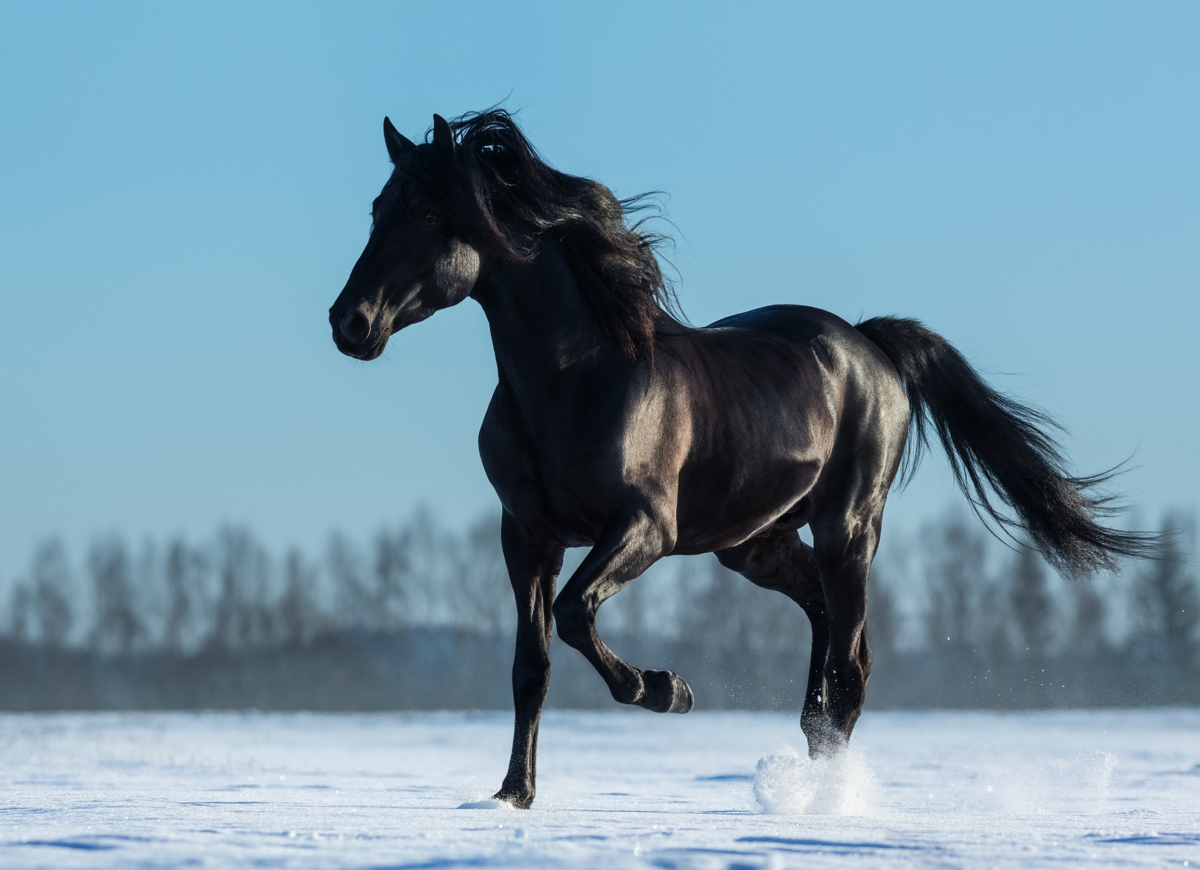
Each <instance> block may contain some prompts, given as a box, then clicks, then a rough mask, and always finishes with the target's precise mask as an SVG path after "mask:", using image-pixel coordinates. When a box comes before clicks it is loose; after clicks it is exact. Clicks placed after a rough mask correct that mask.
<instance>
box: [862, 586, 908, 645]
mask: <svg viewBox="0 0 1200 870" xmlns="http://www.w3.org/2000/svg"><path fill="white" fill-rule="evenodd" d="M870 585H871V588H870V595H869V598H868V601H867V640H868V641H869V643H870V645H871V649H872V650H874V652H875V654H876V655H879V654H883V655H885V656H890V654H891V653H892V652H894V651H895V650H896V649H897V648H898V646H899V641H900V636H901V634H902V633H903V625H902V620H901V615H900V608H899V607H898V606H897V603H896V593H895V592H894V591H893V589H892V584H891V582H890V580H889V575H888V574H887V573H886V572H884V571H880V570H879V568H878V567H874V568H872V569H871V577H870Z"/></svg>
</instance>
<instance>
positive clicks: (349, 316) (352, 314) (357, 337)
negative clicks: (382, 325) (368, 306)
mask: <svg viewBox="0 0 1200 870" xmlns="http://www.w3.org/2000/svg"><path fill="white" fill-rule="evenodd" d="M341 329H342V335H343V336H344V337H345V338H346V340H347V341H351V342H354V343H355V344H361V343H362V342H364V341H366V339H367V336H368V335H370V334H371V321H370V320H368V319H367V316H366V315H365V314H363V313H362V312H361V311H359V310H357V309H355V310H353V311H348V312H346V316H345V317H343V318H342V324H341Z"/></svg>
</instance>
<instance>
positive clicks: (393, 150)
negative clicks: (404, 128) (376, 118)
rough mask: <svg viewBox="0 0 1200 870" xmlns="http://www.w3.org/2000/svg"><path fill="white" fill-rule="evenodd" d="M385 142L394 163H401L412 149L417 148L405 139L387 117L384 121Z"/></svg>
mask: <svg viewBox="0 0 1200 870" xmlns="http://www.w3.org/2000/svg"><path fill="white" fill-rule="evenodd" d="M383 141H384V142H385V143H386V144H387V150H388V157H390V158H392V162H393V163H399V162H400V158H401V157H403V156H404V155H405V153H406V152H407V151H408V150H409V149H410V148H416V147H417V146H416V145H414V144H413V143H412V142H410V141H409V140H408V139H406V138H404V136H403V135H402V134H401V133H400V131H399V130H397V129H396V127H395V125H394V124H392V121H391V119H390V118H388V117H386V116H385V117H384V119H383Z"/></svg>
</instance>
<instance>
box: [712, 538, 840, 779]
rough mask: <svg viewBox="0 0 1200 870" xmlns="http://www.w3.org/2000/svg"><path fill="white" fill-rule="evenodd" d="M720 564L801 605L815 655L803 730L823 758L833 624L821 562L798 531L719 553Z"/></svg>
mask: <svg viewBox="0 0 1200 870" xmlns="http://www.w3.org/2000/svg"><path fill="white" fill-rule="evenodd" d="M716 556H717V560H718V561H719V562H720V563H721V564H722V565H724V566H725V567H726V568H728V569H730V570H731V571H736V572H737V573H739V574H741V575H742V576H743V577H745V578H746V579H747V580H749V581H750V582H751V583H753V584H754V585H756V586H760V587H762V588H763V589H772V590H774V591H776V592H781V593H783V594H784V595H786V596H787V597H788V598H790V599H792V600H793V601H795V602H796V603H797V604H799V605H800V608H801V609H802V610H803V611H804V614H805V615H806V616H807V617H808V621H809V624H810V625H811V626H812V654H811V655H810V657H809V662H808V686H807V688H806V689H805V692H804V708H803V711H802V712H801V714H800V729H801V730H802V731H803V732H804V736H805V737H806V738H807V740H808V748H809V754H810V755H814V756H815V755H819V754H820V753H821V752H823V751H824V750H825V748H826V747H827V746H828V745H829V742H830V741H829V731H830V728H829V712H828V702H829V695H828V691H827V690H826V684H825V662H826V658H827V654H828V649H829V618H828V614H827V612H826V608H825V593H824V590H823V589H822V586H821V578H820V572H819V571H818V569H817V559H816V555H815V553H814V552H813V549H812V547H809V546H808V545H807V544H805V543H804V542H803V541H801V540H800V535H799V533H798V532H796V531H787V530H779V531H776V532H772V533H771V534H769V535H768V536H767V537H765V538H752V539H751V540H749V541H747V542H746V543H744V544H740V545H739V546H737V547H732V548H730V549H728V550H720V551H718V552H717V553H716Z"/></svg>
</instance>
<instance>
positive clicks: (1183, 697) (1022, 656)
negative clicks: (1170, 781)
mask: <svg viewBox="0 0 1200 870" xmlns="http://www.w3.org/2000/svg"><path fill="white" fill-rule="evenodd" d="M1163 529H1164V531H1166V532H1168V534H1167V535H1166V536H1165V540H1166V544H1165V545H1164V551H1163V553H1162V556H1161V558H1159V559H1158V560H1156V561H1153V562H1146V563H1143V564H1138V565H1130V566H1128V567H1127V568H1126V569H1125V571H1124V572H1123V573H1122V574H1120V575H1114V576H1107V577H1100V578H1097V579H1096V580H1094V581H1092V582H1090V583H1076V584H1071V583H1068V582H1066V581H1064V580H1061V579H1060V578H1059V577H1058V576H1057V575H1055V574H1053V573H1052V572H1051V571H1050V570H1049V569H1048V568H1047V566H1046V565H1045V563H1044V562H1043V561H1042V560H1041V558H1040V557H1039V556H1038V555H1037V554H1036V553H1034V552H1033V551H1031V550H1029V549H1027V548H1023V547H1019V546H1018V547H1016V548H1013V549H1005V548H1003V547H1000V546H999V545H997V544H996V543H995V541H993V540H992V539H991V538H990V537H989V536H988V534H987V532H986V531H985V530H984V529H983V528H982V527H981V526H980V525H979V523H978V522H977V521H976V520H975V519H974V518H973V517H967V516H959V515H954V514H950V515H947V516H945V517H943V518H941V519H938V520H936V521H932V522H929V523H927V524H926V525H925V526H924V527H923V528H921V529H920V530H919V531H918V532H917V533H915V534H912V535H909V536H908V537H904V536H901V537H900V539H899V540H897V541H894V542H890V548H889V549H887V550H885V552H884V553H882V554H881V556H880V558H879V559H877V561H876V565H875V569H874V571H873V573H872V578H871V588H870V593H869V607H868V611H869V622H868V637H869V639H870V643H871V646H872V649H873V650H874V654H875V668H874V673H873V675H872V679H871V682H870V687H869V689H868V703H869V704H870V705H872V706H876V707H881V706H939V707H985V708H1024V707H1059V706H1109V705H1127V704H1147V703H1152V704H1175V703H1193V704H1194V703H1200V583H1198V582H1197V574H1196V570H1195V563H1194V562H1193V561H1192V560H1191V558H1190V556H1189V555H1188V554H1189V553H1190V552H1192V551H1193V550H1194V544H1195V532H1194V522H1193V521H1192V520H1191V519H1190V518H1188V517H1187V516H1185V515H1184V514H1182V513H1178V512H1176V513H1173V514H1171V515H1169V516H1168V517H1166V518H1165V520H1164V522H1163ZM893 536H894V533H893ZM570 555H572V556H574V557H575V558H574V559H573V560H572V559H570V558H569V559H568V564H567V565H566V566H565V567H564V575H566V574H567V573H568V572H569V571H570V569H571V567H573V565H574V564H577V563H578V559H579V558H580V557H581V556H582V551H571V554H570ZM4 579H7V581H8V582H7V583H6V584H3V585H0V590H2V594H0V709H9V710H25V709H98V708H99V709H107V708H117V709H122V708H197V707H200V708H246V707H259V708H272V709H329V710H336V709H411V708H418V709H432V708H460V709H483V708H497V707H499V708H503V707H506V706H508V704H509V703H510V700H509V698H510V695H509V682H508V681H509V676H508V673H509V667H510V664H511V652H512V643H513V640H512V638H513V631H514V625H515V616H514V608H513V604H512V598H511V592H510V590H509V585H508V580H507V572H506V570H505V567H504V559H503V554H502V553H501V551H500V541H499V520H498V518H497V517H495V516H486V517H482V518H480V519H479V520H478V521H477V522H475V523H474V524H472V525H471V526H470V527H468V528H466V529H465V530H462V531H456V530H453V529H451V528H449V527H447V526H446V525H444V524H443V523H441V522H439V521H438V519H437V518H436V517H435V516H433V515H432V514H431V513H430V512H428V511H423V510H422V511H417V512H416V513H415V514H413V515H412V516H411V517H410V518H408V519H407V520H406V521H404V522H402V523H400V524H398V525H396V526H395V527H392V528H387V529H381V530H379V531H378V532H377V533H376V534H375V535H373V536H372V537H370V538H369V539H367V540H358V539H354V538H351V537H349V536H346V535H344V534H341V533H335V534H333V535H331V536H330V537H329V539H328V540H327V542H325V544H324V546H323V547H322V548H321V549H320V551H319V552H317V553H310V552H305V551H302V550H301V549H299V548H291V549H288V550H287V551H285V552H283V553H273V552H271V551H270V549H269V548H268V547H267V546H265V545H264V544H263V543H262V542H261V541H260V540H259V539H258V538H256V537H255V536H254V534H253V533H252V532H251V531H250V530H249V529H247V528H244V527H238V526H230V527H226V528H223V529H221V530H219V531H218V532H217V534H215V535H214V536H213V537H212V539H211V540H207V541H199V542H196V541H190V540H188V539H186V538H182V537H180V538H173V539H169V540H166V541H154V540H146V541H142V542H140V543H138V544H136V545H133V544H130V543H129V542H128V541H127V540H125V539H124V538H121V537H119V536H109V537H105V538H99V539H97V540H95V541H93V542H92V543H91V544H90V545H89V546H88V547H87V548H86V552H83V553H78V554H73V553H70V552H69V551H68V549H67V547H66V546H65V545H64V544H63V543H62V542H61V541H59V540H57V539H49V540H46V541H43V542H40V543H38V544H37V545H36V546H35V547H34V548H33V550H32V553H31V555H30V559H29V563H28V566H27V568H26V569H25V570H24V571H22V572H21V573H20V574H18V575H17V576H15V577H12V578H0V581H3V580H4ZM600 630H601V633H602V635H603V636H604V637H605V638H606V640H607V641H608V642H609V644H610V645H611V646H612V647H613V648H614V649H615V650H616V651H617V652H618V653H619V654H621V655H622V656H624V657H626V658H628V659H629V660H630V661H631V662H632V663H634V664H637V665H639V666H643V667H669V668H672V669H675V670H677V671H679V672H680V673H682V674H684V675H685V676H686V677H687V678H688V679H689V681H690V682H691V683H692V686H693V688H694V689H695V691H696V695H697V702H698V705H699V706H702V707H703V706H708V707H742V708H747V707H748V708H771V709H798V708H799V705H800V702H801V699H802V697H803V691H804V680H805V674H806V672H807V661H808V655H809V633H808V626H807V622H806V620H805V618H804V616H803V614H802V613H801V611H800V610H799V608H797V607H795V606H794V605H793V604H791V602H789V601H788V600H787V599H785V598H783V597H782V596H779V595H778V594H776V593H770V592H765V591H763V590H760V589H757V588H756V587H754V586H752V585H751V584H749V583H748V582H746V581H745V580H743V579H742V578H740V577H738V576H737V575H734V574H731V573H730V572H728V571H726V570H725V569H723V568H721V567H720V565H719V564H718V563H717V562H716V560H715V559H713V558H712V557H694V558H692V557H686V558H678V559H667V560H664V561H663V562H661V563H659V564H658V565H656V566H655V567H654V568H653V569H652V570H651V571H650V572H648V574H647V576H645V577H643V578H640V579H639V580H638V581H636V582H634V583H632V584H630V586H628V587H627V588H626V589H625V590H623V591H622V593H621V594H620V595H618V596H616V597H615V598H613V599H612V600H611V601H610V602H608V603H607V604H606V605H605V607H604V608H602V609H601V612H600ZM552 649H553V653H552V662H553V667H554V671H555V673H554V678H553V679H552V681H551V694H550V698H549V702H550V703H551V704H557V705H559V706H574V707H590V706H607V705H609V704H611V703H612V702H611V700H610V699H609V698H608V695H607V691H606V690H605V688H604V686H603V683H602V682H601V681H600V679H599V677H597V676H595V675H594V674H593V673H592V671H591V669H590V667H589V666H588V665H587V663H586V662H584V661H583V659H582V657H581V656H579V655H578V654H577V653H575V652H574V651H573V650H570V649H566V648H565V647H564V645H562V644H561V643H555V644H553V645H552Z"/></svg>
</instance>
